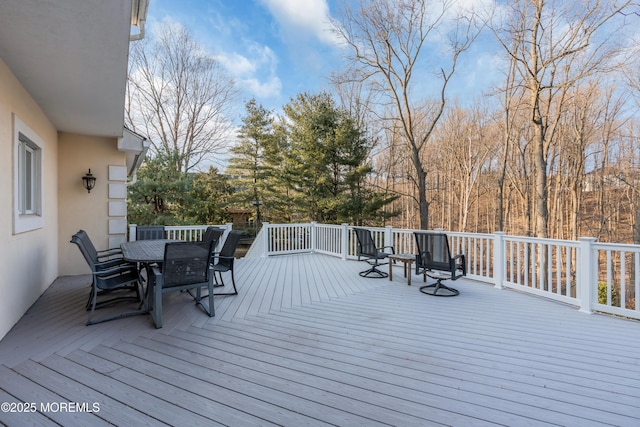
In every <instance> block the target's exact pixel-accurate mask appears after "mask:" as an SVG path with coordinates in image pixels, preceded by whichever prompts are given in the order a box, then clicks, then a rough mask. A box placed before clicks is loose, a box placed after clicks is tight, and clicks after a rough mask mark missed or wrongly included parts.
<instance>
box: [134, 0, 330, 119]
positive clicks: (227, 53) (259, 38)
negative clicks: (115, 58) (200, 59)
mask: <svg viewBox="0 0 640 427" xmlns="http://www.w3.org/2000/svg"><path fill="white" fill-rule="evenodd" d="M335 3H336V2H335V1H333V0H329V1H325V0H288V1H286V0H181V1H177V0H151V2H150V4H149V10H148V16H147V19H148V20H147V25H148V27H149V29H152V27H153V25H154V24H155V23H157V22H159V21H163V20H170V21H174V22H178V23H180V24H182V25H183V26H185V27H186V28H188V29H189V30H190V31H191V34H192V35H193V37H194V38H195V39H196V40H197V41H198V42H199V43H201V44H202V45H203V46H204V47H205V49H207V50H208V51H209V53H211V54H212V55H214V56H215V57H216V58H217V59H218V60H219V61H220V62H221V63H222V64H223V65H224V66H225V68H226V69H227V71H228V72H229V73H230V74H231V76H232V77H234V78H235V79H236V81H237V82H238V83H239V87H240V88H241V90H242V98H243V99H249V98H251V97H255V98H256V99H257V100H258V101H259V102H261V103H263V105H265V106H266V107H268V108H275V109H279V108H280V107H282V106H283V105H284V104H286V103H287V102H288V101H289V99H290V98H291V97H295V96H296V94H298V93H299V92H303V91H309V92H317V91H320V90H322V89H323V88H327V87H328V82H327V78H326V77H327V76H328V75H329V73H330V72H331V70H332V69H334V67H336V65H337V64H339V62H340V60H341V59H340V58H341V53H340V48H339V46H338V45H337V43H336V40H335V38H334V37H333V35H332V34H331V33H330V32H329V31H328V25H327V20H328V16H329V14H330V13H331V11H332V10H335Z"/></svg>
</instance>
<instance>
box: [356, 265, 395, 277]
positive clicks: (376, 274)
mask: <svg viewBox="0 0 640 427" xmlns="http://www.w3.org/2000/svg"><path fill="white" fill-rule="evenodd" d="M358 274H360V276H361V277H367V278H371V279H382V278H385V277H389V273H385V272H384V271H380V270H378V269H377V268H376V265H373V266H371V268H370V269H368V270H365V271H361V272H360V273H358Z"/></svg>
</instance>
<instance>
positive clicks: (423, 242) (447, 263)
mask: <svg viewBox="0 0 640 427" xmlns="http://www.w3.org/2000/svg"><path fill="white" fill-rule="evenodd" d="M413 235H414V236H415V238H416V246H417V248H418V255H417V263H418V265H419V266H422V267H427V268H429V269H432V270H444V271H450V269H451V268H452V263H451V252H450V251H449V240H448V239H447V235H446V234H444V233H434V232H424V231H420V232H414V233H413Z"/></svg>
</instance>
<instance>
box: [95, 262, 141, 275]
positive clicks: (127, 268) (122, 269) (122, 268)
mask: <svg viewBox="0 0 640 427" xmlns="http://www.w3.org/2000/svg"><path fill="white" fill-rule="evenodd" d="M126 272H135V273H136V274H138V270H137V269H136V268H135V265H134V264H130V265H124V264H122V265H117V266H115V267H111V268H104V269H100V270H98V271H94V272H93V275H94V276H111V275H113V274H118V273H126Z"/></svg>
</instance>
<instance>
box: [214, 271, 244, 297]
mask: <svg viewBox="0 0 640 427" xmlns="http://www.w3.org/2000/svg"><path fill="white" fill-rule="evenodd" d="M230 271H231V284H232V285H233V292H225V293H222V292H221V293H216V294H214V295H216V296H226V295H238V289H236V279H235V277H234V275H233V270H230ZM218 273H219V274H220V282H222V284H223V286H224V282H223V281H222V272H220V271H218Z"/></svg>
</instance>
